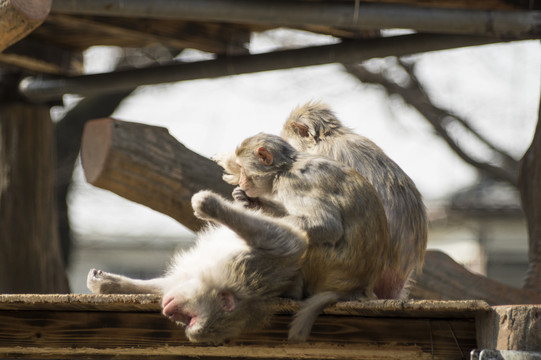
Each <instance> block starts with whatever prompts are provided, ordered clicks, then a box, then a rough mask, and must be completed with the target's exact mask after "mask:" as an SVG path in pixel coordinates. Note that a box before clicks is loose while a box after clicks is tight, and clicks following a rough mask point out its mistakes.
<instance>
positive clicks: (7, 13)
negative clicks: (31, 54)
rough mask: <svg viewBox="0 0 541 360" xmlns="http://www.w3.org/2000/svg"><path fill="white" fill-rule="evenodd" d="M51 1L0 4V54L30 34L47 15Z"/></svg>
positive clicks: (11, 0) (17, 0) (8, 0)
mask: <svg viewBox="0 0 541 360" xmlns="http://www.w3.org/2000/svg"><path fill="white" fill-rule="evenodd" d="M51 4H52V0H3V1H1V2H0V19H1V21H0V52H1V51H2V50H4V49H5V48H7V47H8V46H10V45H12V44H14V43H16V42H17V41H19V40H21V39H22V38H24V37H25V36H26V35H28V34H30V32H32V30H34V29H35V28H37V27H38V26H39V25H41V23H42V22H43V21H44V20H45V19H46V18H47V15H49V11H50V10H51Z"/></svg>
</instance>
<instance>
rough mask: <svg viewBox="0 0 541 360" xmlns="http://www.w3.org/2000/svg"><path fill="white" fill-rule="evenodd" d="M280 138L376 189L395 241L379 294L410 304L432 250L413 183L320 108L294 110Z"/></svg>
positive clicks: (368, 143) (373, 146)
mask: <svg viewBox="0 0 541 360" xmlns="http://www.w3.org/2000/svg"><path fill="white" fill-rule="evenodd" d="M281 136H282V137H283V138H284V139H286V140H287V141H288V142H289V143H290V144H291V145H293V147H295V148H296V149H297V150H299V151H305V152H308V153H310V154H318V155H325V156H328V157H330V158H332V159H334V160H336V161H338V162H340V163H342V164H345V165H348V166H351V167H352V168H354V169H355V170H357V171H358V172H359V173H361V174H362V175H363V176H364V177H365V178H366V179H367V180H368V181H369V182H370V183H371V184H372V185H373V186H374V188H375V189H376V191H377V192H378V195H379V197H380V199H381V201H382V203H383V207H384V209H385V214H386V216H387V223H388V226H389V241H390V256H389V257H388V263H387V266H386V268H385V271H384V272H383V274H382V277H381V279H380V280H379V281H378V283H377V285H376V287H375V289H374V291H375V293H376V295H377V296H378V298H380V299H398V298H405V297H406V296H407V293H408V291H407V285H408V281H409V278H410V276H411V274H412V272H413V270H414V269H417V271H420V270H421V268H422V265H423V259H424V254H425V250H426V244H427V216H426V209H425V206H424V204H423V200H422V196H421V194H420V193H419V191H418V190H417V187H416V186H415V184H414V183H413V181H412V180H411V179H410V177H409V176H408V175H407V174H406V173H405V172H404V171H403V170H402V169H401V168H400V167H399V166H398V165H397V164H396V163H395V162H394V161H393V160H391V159H390V158H389V157H388V156H387V155H386V154H385V153H384V152H383V151H382V150H381V149H380V148H379V147H378V146H377V145H376V144H374V143H373V142H372V141H370V140H369V139H367V138H366V137H363V136H361V135H358V134H356V133H354V132H353V131H352V130H351V129H349V128H347V127H345V126H343V125H342V123H341V122H340V120H338V118H337V117H336V116H335V114H334V113H333V112H332V111H331V109H330V108H329V107H328V106H327V105H325V104H323V103H321V102H308V103H306V104H305V105H303V106H300V107H297V108H296V109H294V110H293V111H292V112H291V114H290V115H289V118H288V119H287V121H286V122H285V124H284V126H283V130H282V132H281Z"/></svg>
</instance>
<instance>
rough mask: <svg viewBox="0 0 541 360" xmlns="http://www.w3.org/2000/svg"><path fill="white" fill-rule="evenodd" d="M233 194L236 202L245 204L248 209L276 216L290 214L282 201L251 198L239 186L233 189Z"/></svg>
mask: <svg viewBox="0 0 541 360" xmlns="http://www.w3.org/2000/svg"><path fill="white" fill-rule="evenodd" d="M232 196H233V199H235V201H236V202H239V203H241V204H243V205H244V207H246V208H248V209H254V210H261V211H263V212H264V213H265V214H267V215H269V216H274V217H284V216H286V215H288V212H287V210H286V208H285V207H284V205H282V204H281V203H279V202H277V201H274V200H270V199H266V198H260V197H259V198H251V197H249V196H248V195H246V192H245V191H244V190H242V189H241V188H240V187H238V186H237V187H236V188H235V190H233V194H232Z"/></svg>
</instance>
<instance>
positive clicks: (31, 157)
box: [0, 82, 69, 293]
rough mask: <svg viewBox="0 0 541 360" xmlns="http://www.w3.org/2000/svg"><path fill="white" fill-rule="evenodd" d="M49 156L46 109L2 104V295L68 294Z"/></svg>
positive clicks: (50, 134) (50, 139)
mask: <svg viewBox="0 0 541 360" xmlns="http://www.w3.org/2000/svg"><path fill="white" fill-rule="evenodd" d="M0 84H1V82H0ZM1 101H2V99H0V102H1ZM53 154H54V142H53V124H52V122H51V119H50V117H49V108H48V107H46V106H39V105H31V104H20V103H9V102H7V101H4V103H3V104H0V249H1V251H0V293H25V292H32V293H55V292H69V287H68V281H67V278H66V275H65V273H64V266H63V264H62V261H61V257H60V247H59V242H58V230H57V228H56V206H55V202H54V200H55V199H54V155H53Z"/></svg>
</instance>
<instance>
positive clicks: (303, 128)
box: [291, 121, 308, 137]
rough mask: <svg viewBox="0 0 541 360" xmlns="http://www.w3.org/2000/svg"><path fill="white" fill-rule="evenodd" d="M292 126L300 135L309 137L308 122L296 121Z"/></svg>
mask: <svg viewBox="0 0 541 360" xmlns="http://www.w3.org/2000/svg"><path fill="white" fill-rule="evenodd" d="M291 127H292V128H293V130H294V131H295V132H297V134H299V135H300V136H302V137H308V126H307V125H306V124H303V123H300V122H296V121H294V122H292V123H291Z"/></svg>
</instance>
